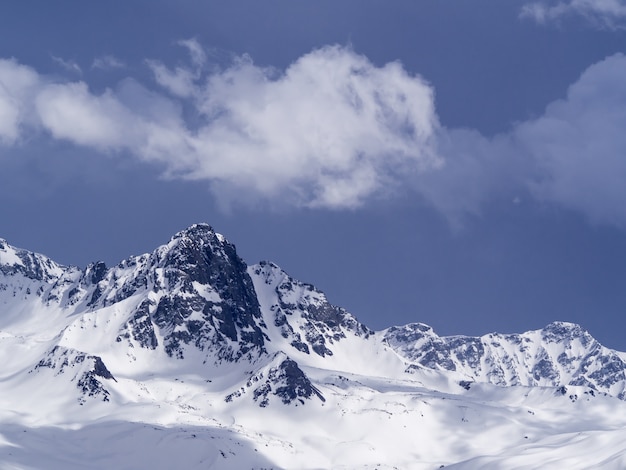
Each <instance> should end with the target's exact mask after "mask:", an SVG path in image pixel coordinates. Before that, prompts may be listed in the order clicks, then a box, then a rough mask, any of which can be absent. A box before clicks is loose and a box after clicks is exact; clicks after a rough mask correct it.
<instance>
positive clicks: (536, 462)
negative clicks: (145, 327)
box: [0, 226, 626, 470]
mask: <svg viewBox="0 0 626 470" xmlns="http://www.w3.org/2000/svg"><path fill="white" fill-rule="evenodd" d="M196 228H197V229H202V228H203V226H197V227H196ZM216 236H217V239H218V241H219V243H226V242H225V240H224V239H223V237H220V236H219V235H216ZM170 245H172V242H170V244H169V245H166V246H164V247H160V248H158V249H157V250H156V251H155V253H154V254H153V255H143V256H141V257H136V258H129V260H126V261H125V262H124V263H121V264H120V265H119V266H117V267H115V268H112V269H111V270H109V271H108V272H107V274H106V276H105V278H103V279H102V280H101V281H99V282H98V283H97V285H94V284H90V283H89V282H87V281H85V279H83V278H82V277H81V276H80V274H81V273H80V272H79V271H76V270H74V271H72V270H66V269H63V270H61V271H59V272H58V273H57V276H58V277H57V278H56V279H50V280H41V281H37V280H33V279H30V278H27V277H25V276H23V275H22V274H20V273H14V274H1V273H0V285H2V286H3V288H2V289H0V469H24V470H25V469H33V468H35V469H40V468H45V469H52V470H54V469H70V470H71V469H105V468H118V469H134V468H154V469H161V468H162V469H168V468H185V469H196V468H197V469H200V468H202V469H205V468H219V469H231V468H232V469H239V468H246V469H248V468H258V469H260V468H301V469H319V468H336V469H342V468H343V469H352V468H370V469H374V468H376V469H386V468H388V469H391V468H402V469H435V468H439V467H440V466H442V465H444V466H445V468H455V469H483V468H487V469H489V468H494V469H496V468H497V469H500V468H521V469H523V468H528V469H531V468H555V469H556V468H573V469H577V468H579V469H583V468H606V469H618V468H619V469H621V468H625V467H626V457H624V456H625V455H626V413H625V411H626V409H625V408H626V402H625V401H623V400H620V399H618V398H617V397H616V396H612V394H614V395H617V394H618V393H619V392H620V391H621V390H623V385H624V384H623V382H620V383H615V384H613V385H611V387H609V388H607V390H606V393H602V392H600V391H598V390H596V391H593V390H591V389H590V388H589V387H585V386H573V385H569V384H568V385H567V386H566V387H565V388H564V389H563V390H561V389H560V388H558V387H556V386H555V385H554V384H553V383H549V381H548V380H546V379H545V378H541V380H531V376H530V374H531V370H532V367H531V365H532V364H533V361H534V360H535V359H536V358H537V357H542V356H541V354H542V353H541V351H542V350H544V351H545V355H546V356H545V357H547V358H549V359H550V361H551V363H552V364H553V365H554V367H555V368H556V369H557V372H558V374H559V377H560V378H561V379H562V380H566V381H567V380H569V379H570V378H571V377H574V376H575V374H576V370H575V367H573V366H572V364H574V362H572V363H565V362H564V363H563V364H561V363H559V361H558V358H559V357H560V356H561V354H564V353H565V354H566V355H567V357H569V358H574V359H575V360H578V358H581V357H588V356H589V355H590V354H592V353H594V354H595V353H598V354H600V356H598V358H596V356H589V357H592V358H593V361H591V360H590V362H588V363H586V364H587V365H588V367H589V368H590V369H589V370H590V372H593V371H600V370H601V369H600V362H601V359H599V358H601V357H617V358H623V357H626V356H625V355H624V353H618V352H615V351H610V350H608V349H606V348H603V347H602V346H601V345H599V344H598V343H597V342H595V340H593V339H592V338H590V337H586V336H576V335H573V336H571V337H567V338H565V337H563V338H557V339H559V340H558V341H556V340H555V341H553V340H552V339H554V338H552V339H546V337H547V336H546V335H548V332H547V330H546V329H544V330H537V331H534V332H527V333H524V334H521V335H517V336H515V335H498V334H492V335H485V336H483V337H481V338H479V339H472V341H479V342H480V344H483V345H484V347H485V348H487V350H488V354H487V355H486V356H485V357H484V358H483V359H482V362H481V363H480V364H479V366H478V367H476V368H472V367H470V366H469V365H468V362H467V361H465V362H463V360H462V359H460V358H459V357H460V356H458V355H457V356H455V355H452V356H451V357H452V359H453V361H454V364H455V367H456V369H457V370H455V371H450V370H445V369H443V368H442V367H433V368H429V367H426V366H425V365H423V364H421V363H420V362H419V361H420V360H421V358H422V356H423V348H424V347H426V346H427V345H428V344H434V343H437V341H441V342H443V343H446V344H448V343H450V342H452V341H453V340H458V341H461V342H463V341H465V339H464V337H456V338H440V337H438V336H437V335H436V334H435V333H434V332H433V331H432V329H430V328H429V327H426V326H425V325H421V326H420V325H417V326H416V325H414V326H413V327H412V328H413V329H412V331H417V330H419V331H421V332H422V334H423V336H421V337H419V338H418V339H416V340H415V341H412V342H411V341H404V342H402V341H400V340H399V339H398V337H397V336H396V337H393V338H392V337H391V336H389V331H390V330H385V331H381V332H369V331H366V330H362V329H360V327H359V325H358V322H356V319H354V318H353V317H352V316H350V315H349V314H347V313H346V312H343V313H342V314H345V316H344V317H342V318H343V320H344V322H343V323H342V324H340V325H332V328H331V326H328V325H326V326H324V325H323V324H322V323H315V322H312V321H311V319H310V318H308V317H307V315H308V314H307V312H309V313H310V312H315V311H317V310H316V309H328V308H330V307H328V305H329V304H328V303H327V300H326V297H325V296H324V294H323V293H321V292H319V291H317V290H315V289H314V288H313V287H312V286H310V285H308V284H303V283H299V282H298V281H295V280H293V279H291V278H289V277H288V275H287V274H286V273H284V272H283V271H282V270H280V268H278V267H277V266H276V265H273V264H265V265H263V266H260V265H259V266H250V268H248V271H247V272H248V274H249V276H250V278H251V279H252V282H253V283H254V288H255V291H256V294H257V297H258V300H259V304H260V307H261V314H262V319H258V321H259V324H260V323H261V322H262V323H263V324H264V325H265V326H264V327H263V332H264V334H265V335H266V337H267V340H266V341H265V343H264V348H265V351H264V352H262V353H261V352H260V353H258V354H257V355H256V356H255V355H251V358H250V360H248V359H242V360H240V361H236V362H233V361H228V360H216V357H215V351H214V350H213V349H211V344H210V341H212V340H213V338H208V339H207V341H209V342H208V343H207V344H206V345H200V346H201V347H196V346H194V345H193V344H191V345H187V346H185V347H184V348H183V352H184V359H177V358H175V357H170V356H169V355H168V354H167V353H166V351H165V349H164V347H163V344H164V334H165V333H164V332H163V331H161V330H160V328H159V327H158V326H156V325H155V330H154V333H155V337H156V340H157V343H158V346H157V347H156V348H155V349H150V348H146V347H142V346H141V344H140V342H139V340H138V339H137V338H135V337H134V336H133V334H129V335H127V336H124V334H125V333H126V332H128V329H127V324H128V322H129V321H130V319H131V318H132V316H133V315H134V314H135V312H136V311H137V309H138V308H139V306H140V305H141V304H142V302H143V301H145V300H146V299H149V300H150V301H151V302H152V304H154V305H156V304H157V303H158V301H159V299H160V298H161V297H162V296H163V295H165V293H167V292H169V291H167V289H179V290H180V289H181V287H180V286H169V285H166V278H167V276H166V275H165V272H166V270H167V266H163V265H162V264H160V263H161V260H162V259H163V256H162V255H163V254H164V253H166V251H167V249H168V246H169V247H170V248H171V246H170ZM3 246H5V248H3V250H4V251H2V249H0V254H2V253H4V254H6V253H9V252H11V253H14V251H10V248H7V247H8V245H3ZM218 249H219V247H218ZM9 256H10V255H6V256H5V257H4V258H0V260H1V261H2V263H4V264H7V263H9V262H12V261H8V260H10V258H9ZM51 266H52V265H51ZM142 276H143V277H145V278H146V279H147V281H146V282H145V283H144V284H142V283H135V282H134V281H135V280H136V279H139V278H142V279H143V277H142ZM129 285H136V286H138V287H137V288H136V289H135V290H133V291H129V290H124V289H127V287H128V286H129ZM188 286H190V287H186V289H190V290H191V291H186V292H182V291H180V292H178V291H177V293H179V294H180V295H181V296H182V297H183V298H185V296H189V297H190V298H191V296H192V294H193V295H197V296H198V297H199V298H201V299H204V300H205V301H207V302H219V301H221V298H220V295H219V292H217V290H215V289H213V287H211V286H208V285H205V284H201V283H199V282H196V281H193V282H190V283H189V284H188ZM281 286H284V288H283V290H281V291H280V295H281V296H282V297H280V298H279V290H277V289H278V288H279V287H281ZM287 286H290V287H287ZM96 289H102V292H103V294H102V299H104V300H102V301H100V302H99V303H96V304H93V305H91V306H88V300H89V299H91V298H92V295H93V293H94V292H95V291H96ZM163 289H165V290H163ZM72 290H75V292H77V293H76V299H75V301H69V299H70V296H69V293H70V292H71V291H72ZM50 294H54V295H53V296H51V295H50ZM122 294H123V295H122ZM281 302H282V305H283V307H281V308H283V310H284V314H285V318H286V320H287V322H288V324H289V326H290V327H291V328H292V329H293V334H292V336H289V335H287V337H285V336H284V335H283V332H282V330H281V329H280V328H279V327H277V326H276V324H275V323H276V311H277V310H276V308H274V307H275V306H276V305H279V306H280V305H281ZM286 304H290V305H293V306H295V307H293V308H291V307H290V308H291V310H289V309H288V308H287V307H286ZM309 307H310V308H311V310H309V311H307V310H306V308H309ZM273 308H274V309H273ZM325 311H326V310H325ZM327 311H328V312H331V313H333V312H334V313H336V311H335V310H332V309H330V310H327ZM334 313H333V314H334ZM188 318H190V319H191V320H194V321H200V320H202V319H203V317H202V316H201V313H200V312H199V311H194V312H193V313H191V314H190V316H189V317H188ZM333 321H334V320H333ZM215 322H216V323H219V322H218V320H217V319H216V320H215ZM556 326H557V327H563V328H564V331H574V330H575V329H574V328H573V326H572V325H568V324H560V325H556ZM407 328H408V327H407ZM555 328H556V327H555ZM556 330H558V328H556V329H555V331H556ZM180 331H181V332H183V333H184V332H185V331H186V330H185V328H183V327H181V328H180ZM238 331H239V334H241V332H251V331H252V329H251V327H250V326H246V327H245V328H242V329H241V330H238ZM306 331H311V332H313V333H314V334H315V335H321V336H322V337H324V338H325V341H326V342H325V343H324V344H325V347H327V348H328V350H329V351H331V353H332V354H326V355H320V354H317V353H315V352H314V351H313V350H311V349H310V348H309V352H308V353H307V352H305V351H304V350H303V348H301V349H298V348H296V347H294V346H293V344H292V341H293V338H294V337H295V336H294V335H295V334H299V335H300V337H301V339H302V341H303V343H305V342H306V341H308V340H307V339H306V337H305V336H306V335H305V332H306ZM407 331H408V330H407ZM550 331H552V330H550ZM559 331H560V330H559ZM131 333H132V332H131ZM577 334H578V333H577ZM394 338H395V339H394ZM550 338H551V337H550ZM518 340H519V341H520V342H519V343H518V342H517V341H518ZM468 341H469V339H468ZM307 344H308V345H309V346H310V343H307ZM467 344H475V343H471V342H468V343H466V344H465V346H467ZM228 345H229V346H231V347H239V345H238V343H237V342H234V341H230V342H228ZM520 345H521V346H520ZM55 347H60V348H63V349H59V348H57V349H54V348H55ZM542 348H543V349H542ZM52 351H56V352H54V353H53V352H52ZM96 357H97V358H100V360H101V361H102V363H103V364H104V365H105V366H106V368H107V370H108V371H110V373H111V374H112V376H113V378H107V377H105V376H104V375H103V374H102V373H101V375H97V374H96V375H92V377H93V378H95V380H96V381H97V382H98V383H99V384H101V386H102V387H103V389H105V390H106V391H107V393H108V395H106V401H105V400H104V396H105V395H104V394H100V395H98V394H94V395H93V396H89V395H88V394H87V393H84V392H83V391H82V390H81V389H80V387H78V386H77V383H78V382H79V381H80V380H81V378H83V377H84V376H85V374H89V373H93V372H94V363H95V362H96V359H95V358H96ZM485 358H487V359H488V360H487V359H485ZM287 359H291V360H293V361H295V362H296V363H297V364H298V367H299V368H300V369H301V370H302V371H303V372H304V374H305V376H306V377H307V378H308V380H310V381H311V384H312V385H313V386H314V387H315V388H316V389H317V390H319V392H320V393H321V395H322V396H323V400H322V399H320V398H318V397H317V396H315V395H314V396H312V397H311V398H310V399H308V400H302V401H299V400H293V401H292V402H291V403H288V404H284V403H282V400H281V398H280V397H279V396H276V395H272V394H270V395H268V397H269V405H268V406H266V407H260V406H259V403H258V400H255V397H254V391H255V387H257V386H258V385H259V384H260V383H263V382H264V381H266V380H267V379H268V375H269V372H270V371H271V370H272V368H275V367H277V366H279V365H280V364H281V363H282V362H283V361H285V360H287ZM596 359H597V360H596ZM42 361H43V362H44V363H45V364H47V365H45V366H39V364H40V363H41V362H42ZM489 361H491V362H489ZM594 361H595V362H594ZM494 363H497V364H505V365H507V364H508V365H507V366H506V367H504V368H503V372H502V376H501V377H502V380H503V381H504V385H506V386H497V385H495V384H494V383H493V381H494V380H495V379H494V378H493V377H494V375H493V373H492V369H490V367H491V366H493V364H494ZM568 364H569V365H568ZM100 372H102V371H100ZM468 378H469V379H471V380H469V382H468V383H469V389H467V387H464V386H461V384H460V383H459V382H460V381H461V380H467V379H468ZM516 380H517V385H516V386H512V382H514V381H516ZM273 386H274V387H276V386H277V385H276V384H273ZM237 391H239V392H241V393H240V394H239V396H237V397H235V398H233V399H232V400H230V401H227V400H226V397H227V396H228V395H230V394H232V393H234V392H237ZM563 392H565V393H563ZM591 392H593V393H591Z"/></svg>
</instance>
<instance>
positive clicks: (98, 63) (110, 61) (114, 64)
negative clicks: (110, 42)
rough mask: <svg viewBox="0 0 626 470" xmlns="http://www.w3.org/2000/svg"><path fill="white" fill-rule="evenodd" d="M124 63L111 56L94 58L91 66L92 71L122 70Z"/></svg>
mask: <svg viewBox="0 0 626 470" xmlns="http://www.w3.org/2000/svg"><path fill="white" fill-rule="evenodd" d="M124 67H125V65H124V62H122V61H121V60H120V59H118V58H117V57H115V56H112V55H105V56H102V57H96V58H95V59H94V60H93V63H92V64H91V68H92V69H101V70H110V69H121V68H124Z"/></svg>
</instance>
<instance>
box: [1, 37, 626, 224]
mask: <svg viewBox="0 0 626 470" xmlns="http://www.w3.org/2000/svg"><path fill="white" fill-rule="evenodd" d="M199 60H200V59H198V58H195V59H194V58H193V57H192V59H191V63H190V66H189V73H190V74H191V76H193V79H190V80H189V82H188V83H187V88H186V90H187V91H188V92H186V93H178V94H174V97H172V94H166V93H163V92H162V91H154V90H149V89H147V88H146V87H145V86H143V85H141V84H140V83H138V82H136V81H135V80H133V79H126V80H123V81H122V82H120V83H119V84H118V86H117V87H116V88H115V89H108V90H105V91H104V92H102V93H98V94H96V93H94V92H93V91H91V90H90V89H89V86H88V85H87V84H86V83H85V82H81V81H78V82H63V83H52V82H51V81H50V80H49V79H48V78H46V77H44V76H41V75H38V74H37V73H36V72H35V71H34V70H33V69H31V68H28V67H25V66H23V65H20V64H18V63H17V62H15V61H13V60H0V142H1V143H2V144H4V145H11V144H14V143H16V142H18V141H19V140H20V137H21V136H22V135H24V133H25V132H26V131H29V132H40V131H44V132H45V133H47V134H48V135H49V136H51V137H52V138H54V139H62V140H66V141H70V142H73V143H75V144H77V145H81V146H86V147H89V148H94V149H96V150H99V151H103V152H124V154H128V155H133V156H134V157H135V158H138V159H141V160H143V161H147V162H153V163H156V164H158V165H160V166H161V168H162V169H163V171H164V174H165V175H166V176H168V177H170V178H182V179H192V180H199V181H206V182H207V183H208V185H209V186H210V187H211V188H212V189H213V190H214V192H215V194H216V195H217V196H218V198H220V199H221V200H222V202H224V203H226V204H227V203H229V202H233V201H246V202H248V201H255V202H256V201H264V202H268V203H270V204H278V205H285V204H287V205H295V206H306V207H322V208H333V209H341V208H354V207H359V206H361V205H363V204H365V203H367V202H368V201H369V200H370V199H371V198H373V197H385V196H387V195H390V194H394V193H395V192H401V191H406V190H407V189H410V190H412V191H414V192H415V193H416V194H419V195H420V196H421V197H423V198H424V199H425V200H427V201H429V202H430V203H431V204H432V205H433V206H434V207H436V208H437V209H438V210H440V211H441V212H442V213H444V214H446V215H447V216H448V217H449V218H450V219H451V220H452V221H453V222H455V221H460V220H462V218H463V216H464V214H468V213H473V214H477V213H480V211H481V208H482V207H483V206H484V205H485V203H486V202H488V201H490V200H493V199H494V198H498V197H504V200H506V201H511V200H513V199H514V198H516V197H517V198H519V195H520V194H521V195H523V196H524V197H526V196H527V195H528V194H530V195H532V196H533V197H534V198H535V199H537V200H540V201H545V202H549V203H553V204H557V205H559V206H562V207H567V208H569V209H573V210H577V211H580V212H582V213H584V214H585V215H587V216H588V217H589V218H590V219H592V220H595V221H599V222H605V223H612V224H616V225H619V226H624V227H626V204H624V203H623V202H624V201H625V200H626V185H624V181H626V133H624V129H626V81H624V80H623V77H625V76H626V57H625V56H624V55H621V54H617V55H614V56H612V57H609V58H607V59H606V60H604V61H602V62H600V63H598V64H595V65H593V66H591V67H589V68H588V70H587V71H586V72H585V73H584V74H583V75H582V76H581V77H580V79H579V80H578V81H576V83H574V84H573V85H572V86H571V87H570V89H569V91H568V94H567V96H566V98H565V99H563V100H560V101H556V102H554V103H552V104H550V105H549V106H548V107H547V108H546V110H545V112H544V114H543V115H542V116H540V117H539V118H537V119H533V120H529V121H526V122H522V123H519V124H517V125H516V126H514V127H513V128H512V129H511V130H510V131H509V132H507V133H503V134H501V135H498V136H495V137H493V138H487V137H485V136H482V135H480V133H478V132H477V131H474V130H471V129H446V128H445V127H442V126H440V124H439V123H438V120H437V116H436V112H435V106H434V95H433V90H432V88H431V87H430V86H429V85H428V84H427V83H426V82H425V81H424V80H423V79H421V78H420V77H418V76H414V75H411V74H409V73H407V72H406V71H405V70H404V69H403V67H402V66H401V65H400V64H399V63H389V64H386V65H384V66H375V65H374V64H372V63H371V62H370V61H369V60H368V59H367V58H366V57H364V56H361V55H358V54H356V53H355V52H353V51H352V50H350V49H347V48H342V47H336V46H335V47H325V48H322V49H318V50H315V51H313V52H311V53H309V54H306V55H304V56H302V57H301V58H299V59H298V60H297V61H296V62H294V63H293V64H291V65H290V66H289V67H288V68H287V69H286V70H285V71H284V72H279V71H276V70H274V69H268V68H263V67H259V66H257V65H255V64H254V63H252V61H251V60H250V59H249V58H248V57H245V56H244V57H240V58H238V59H237V60H236V61H234V63H233V64H232V65H231V66H230V67H228V68H226V69H224V70H221V71H213V72H211V73H209V74H207V73H206V72H202V73H196V70H199V69H198V68H197V67H198V66H199V65H198V64H199V63H200V62H199ZM203 60H204V59H203ZM180 68H181V70H187V69H185V68H184V67H182V66H181V67H180ZM183 110H185V112H184V113H183ZM190 110H191V111H190ZM190 112H191V114H193V115H192V116H191V118H190V117H189V115H190Z"/></svg>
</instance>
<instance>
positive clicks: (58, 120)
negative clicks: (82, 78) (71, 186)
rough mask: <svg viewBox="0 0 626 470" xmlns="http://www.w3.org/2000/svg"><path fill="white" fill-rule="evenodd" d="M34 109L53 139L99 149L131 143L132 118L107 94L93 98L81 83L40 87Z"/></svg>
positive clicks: (115, 99) (119, 146)
mask: <svg viewBox="0 0 626 470" xmlns="http://www.w3.org/2000/svg"><path fill="white" fill-rule="evenodd" d="M35 106H36V110H37V113H38V116H39V118H40V120H41V123H42V125H43V127H44V128H45V129H46V130H47V131H49V132H50V133H51V134H52V136H53V137H54V138H57V139H67V140H70V141H72V142H74V143H76V144H79V145H86V146H92V147H96V148H98V149H100V150H105V149H118V148H121V147H124V146H128V145H129V144H131V143H132V142H133V139H132V135H133V133H134V132H135V129H134V124H135V123H134V122H133V121H134V117H133V115H132V113H131V112H130V111H128V110H127V109H126V108H124V107H123V106H122V105H121V104H120V103H119V101H118V100H117V98H116V97H115V96H114V95H113V94H112V93H111V92H110V91H107V92H105V93H104V94H103V95H101V96H94V95H93V94H92V93H90V91H89V90H88V88H87V85H86V84H85V83H83V82H76V83H68V84H50V85H46V86H44V87H42V89H41V90H40V92H39V93H38V95H37V98H36V100H35Z"/></svg>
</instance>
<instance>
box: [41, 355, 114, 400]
mask: <svg viewBox="0 0 626 470" xmlns="http://www.w3.org/2000/svg"><path fill="white" fill-rule="evenodd" d="M42 368H47V369H51V370H53V371H54V374H55V375H57V376H58V375H61V374H65V375H69V377H70V382H73V383H75V384H76V387H77V388H78V389H79V390H80V392H81V395H80V398H79V402H80V403H81V404H83V403H84V402H85V400H86V399H87V398H88V397H98V398H101V399H102V400H103V401H109V396H110V392H109V391H108V390H107V389H106V387H105V384H104V381H106V380H112V381H116V380H115V377H113V374H111V372H110V371H109V369H107V367H106V366H105V365H104V362H102V358H100V357H99V356H92V355H89V354H86V353H84V352H81V351H76V350H74V349H68V348H64V347H62V346H55V347H54V348H52V350H51V351H50V352H49V353H48V354H47V355H46V356H45V357H44V358H43V359H41V360H40V361H39V363H38V364H37V365H36V366H35V368H34V369H33V370H34V371H37V370H38V369H42Z"/></svg>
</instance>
